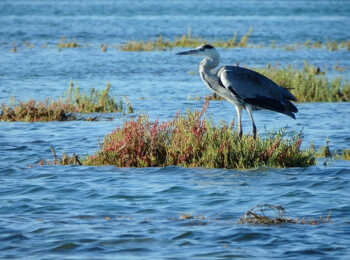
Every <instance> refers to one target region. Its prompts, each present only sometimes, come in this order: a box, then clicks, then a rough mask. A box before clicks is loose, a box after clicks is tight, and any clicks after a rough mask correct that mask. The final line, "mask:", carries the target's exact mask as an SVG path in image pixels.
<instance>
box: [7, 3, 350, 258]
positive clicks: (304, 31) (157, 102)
mask: <svg viewBox="0 0 350 260" xmlns="http://www.w3.org/2000/svg"><path fill="white" fill-rule="evenodd" d="M306 3H307V4H306ZM349 14H350V4H349V2H347V1H336V2H334V1H307V2H306V1H288V3H287V2H284V1H236V2H235V3H232V1H222V2H220V6H217V4H215V2H213V1H176V2H173V1H155V0H154V1H139V2H137V3H133V5H130V4H129V2H128V1H107V0H104V1H90V2H82V1H65V0H63V1H59V2H58V3H56V2H54V1H45V2H43V1H15V2H14V1H1V3H0V23H1V26H0V52H1V56H0V61H1V62H0V103H8V102H9V100H10V97H11V96H14V97H15V98H16V99H17V100H28V99H30V98H35V99H40V100H44V99H45V98H47V97H50V98H57V97H60V96H64V92H65V91H66V90H67V88H68V85H69V82H70V81H71V80H73V81H74V82H75V84H78V85H79V87H80V88H81V89H82V90H88V89H89V88H91V87H95V88H98V89H101V88H104V86H105V84H106V83H107V82H110V83H111V85H112V89H111V92H112V94H114V95H116V96H119V95H125V96H127V97H128V99H129V100H130V101H131V103H132V104H133V106H134V108H135V113H133V114H129V115H120V114H113V115H112V116H113V117H114V119H113V120H112V121H109V120H102V121H97V122H83V121H76V122H50V123H23V122H18V123H7V122H1V123H0V128H1V131H0V158H1V160H0V184H1V190H0V202H1V203H0V205H1V206H0V231H1V232H0V258H1V259H234V258H246V259H254V258H255V259H272V258H277V259H301V258H306V259H347V258H348V257H349V256H350V250H349V244H350V239H349V237H350V236H349V235H350V222H349V221H350V220H349V217H348V216H349V214H350V207H349V202H350V196H349V192H348V190H349V184H350V177H349V176H350V175H349V173H350V163H349V162H348V161H342V160H320V161H318V163H317V165H316V166H313V167H309V168H290V169H270V168H259V169H252V170H248V171H237V170H226V169H201V168H198V169H183V168H180V167H166V168H146V169H134V168H131V169H129V168H127V169H119V168H115V167H110V166H108V167H77V166H44V167H39V166H37V163H38V162H39V160H40V159H51V158H52V155H51V151H50V145H53V146H54V147H55V149H56V150H57V152H58V154H61V153H62V152H65V153H68V154H72V153H77V154H79V155H82V156H84V155H85V154H92V153H94V152H95V151H96V150H97V149H98V142H99V141H100V142H101V141H102V140H103V136H104V135H105V134H107V133H109V132H111V131H112V130H113V129H115V127H117V126H120V125H121V124H122V122H123V121H124V120H126V119H128V118H133V117H135V116H137V115H138V114H140V113H147V114H148V115H149V116H150V118H151V119H159V120H167V119H170V118H172V117H173V116H174V115H175V114H176V112H177V111H182V112H184V111H186V110H187V109H190V110H194V109H200V108H201V106H202V104H203V101H202V100H201V101H198V100H193V98H191V97H194V96H204V95H206V94H208V93H209V90H207V89H206V88H205V87H204V86H203V84H202V83H201V82H200V79H199V77H198V75H197V74H195V75H192V73H189V72H192V71H194V72H196V71H197V66H198V62H199V61H198V59H196V58H194V57H178V56H175V52H176V51H178V50H173V51H166V52H163V51H158V52H130V53H128V52H120V51H115V50H114V49H113V48H112V47H109V49H108V51H107V52H106V53H104V52H102V51H101V50H100V48H99V45H100V44H101V43H107V44H109V45H110V46H111V45H113V44H120V43H123V42H125V41H127V40H140V39H149V38H154V37H157V36H158V35H164V36H165V37H168V38H170V39H173V38H174V37H177V36H181V35H182V34H183V33H185V32H187V29H188V28H191V30H192V35H194V36H201V37H203V38H205V39H208V40H214V39H227V38H229V37H231V36H232V34H233V32H235V31H237V32H238V36H240V35H242V34H244V33H246V32H247V31H248V29H249V27H250V26H252V28H253V33H252V36H251V41H252V42H253V43H262V44H265V45H268V44H270V43H271V41H272V40H275V41H276V43H279V44H287V43H295V42H304V41H306V40H308V39H310V40H321V41H323V40H325V39H326V38H328V39H330V40H348V39H349V32H348V30H344V28H346V26H347V25H348V24H349V21H350V20H349ZM60 37H66V38H67V39H75V40H77V41H78V42H80V43H83V44H85V45H87V44H88V43H89V44H90V46H85V47H83V48H77V49H63V50H62V51H61V52H59V51H58V48H57V46H56V45H55V44H56V43H57V42H58V41H59V39H60ZM24 41H27V42H30V43H32V44H33V45H34V48H28V47H26V46H25V44H24ZM15 42H16V44H17V46H18V48H17V52H16V53H12V52H10V50H11V48H12V47H13V44H14V43H15ZM46 42H48V43H49V44H48V47H46V48H43V47H42V46H43V45H44V44H45V43H46ZM220 53H221V56H222V63H223V64H234V63H236V62H240V64H241V65H245V66H248V67H263V66H265V65H266V64H267V63H271V64H275V63H278V64H280V65H281V66H287V65H288V64H293V65H294V66H296V67H299V68H301V67H302V66H303V63H304V61H307V62H308V63H309V64H315V65H316V66H320V67H321V68H323V69H325V68H328V71H327V76H328V77H329V78H330V79H331V78H334V77H337V76H342V77H343V78H345V79H349V78H350V74H349V70H350V52H349V51H346V50H339V51H335V52H329V51H327V50H324V49H314V50H297V51H285V50H283V49H272V48H262V49H228V50H226V49H225V50H224V49H222V50H220ZM335 65H339V66H341V67H345V68H346V70H345V71H344V72H339V71H336V70H334V69H333V68H334V66H335ZM297 107H298V109H299V113H298V114H297V120H291V119H290V118H288V117H286V116H284V115H279V114H276V113H272V112H268V111H257V112H255V113H254V116H255V120H256V123H257V126H258V130H259V133H260V134H261V135H262V136H263V135H264V134H265V133H266V132H268V131H272V130H278V129H280V128H286V130H287V132H289V133H292V132H294V131H302V132H303V134H304V143H303V147H308V146H309V145H310V143H314V144H315V145H316V147H319V146H323V145H324V144H325V142H326V139H328V140H329V141H330V146H331V149H344V148H347V149H349V147H350V135H349V129H350V120H349V119H348V118H349V114H350V104H349V103H305V104H297ZM207 116H208V117H211V118H213V120H214V121H216V122H219V121H221V120H225V121H226V122H230V121H231V120H232V118H234V117H235V111H234V109H233V107H232V106H231V105H230V104H228V103H227V102H214V101H212V102H211V103H210V106H209V109H208V111H207ZM243 125H244V131H245V132H250V131H251V128H250V122H249V121H248V116H247V114H244V121H243ZM265 203H269V204H274V205H281V206H283V207H284V208H285V209H286V215H287V216H289V217H294V218H299V219H300V218H303V217H305V218H306V219H309V218H313V219H318V218H319V217H320V216H322V217H327V215H328V214H329V213H330V214H331V221H330V222H329V223H323V224H321V225H316V226H312V225H292V224H286V225H278V226H253V225H241V224H237V220H238V219H239V217H241V216H242V215H243V214H244V213H245V212H246V211H247V210H249V209H250V208H252V207H254V206H256V205H259V204H265ZM186 214H192V216H193V218H190V219H184V218H182V217H180V216H182V215H186Z"/></svg>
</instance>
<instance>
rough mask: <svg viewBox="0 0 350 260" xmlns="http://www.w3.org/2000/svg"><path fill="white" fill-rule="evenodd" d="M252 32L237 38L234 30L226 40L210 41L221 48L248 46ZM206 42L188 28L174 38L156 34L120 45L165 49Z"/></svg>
mask: <svg viewBox="0 0 350 260" xmlns="http://www.w3.org/2000/svg"><path fill="white" fill-rule="evenodd" d="M251 33H252V29H251V28H250V29H249V31H248V32H247V34H245V35H243V36H242V37H241V38H240V40H239V41H238V40H237V33H236V32H235V33H234V34H233V36H232V38H230V39H228V40H226V41H214V42H211V44H212V45H213V46H216V47H221V48H235V47H242V48H246V47H248V40H249V36H250V35H251ZM205 43H208V42H207V41H206V40H204V39H202V38H200V37H198V38H194V37H192V35H191V31H190V30H189V31H188V33H187V34H184V35H182V36H181V37H180V38H175V40H173V41H170V40H165V39H164V38H163V37H162V36H158V38H157V39H156V40H154V41H153V40H148V41H129V42H126V43H125V44H123V45H121V46H120V49H121V50H122V51H155V50H166V49H172V48H176V47H182V48H183V47H197V46H199V45H201V44H205Z"/></svg>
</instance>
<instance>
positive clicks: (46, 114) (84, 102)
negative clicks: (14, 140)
mask: <svg viewBox="0 0 350 260" xmlns="http://www.w3.org/2000/svg"><path fill="white" fill-rule="evenodd" d="M110 88H111V85H110V84H109V83H107V85H106V88H105V89H104V90H96V89H94V88H91V89H90V91H89V94H85V93H82V92H81V91H80V89H79V87H78V86H74V83H73V82H70V85H69V88H68V91H67V93H66V97H65V98H64V99H63V98H59V99H58V100H51V101H50V100H49V99H46V100H45V101H44V102H38V101H35V100H29V101H28V102H18V103H17V104H16V102H15V101H14V102H13V103H14V105H10V106H7V105H5V104H2V105H1V113H0V121H9V122H14V121H24V122H36V121H68V120H77V119H78V118H77V117H76V115H74V113H110V112H127V113H132V112H133V107H132V105H131V103H130V102H129V101H128V100H127V99H126V101H125V102H123V101H122V99H120V100H119V103H117V102H116V101H115V99H114V98H112V97H111V96H110V94H109V91H110ZM87 120H89V119H87Z"/></svg>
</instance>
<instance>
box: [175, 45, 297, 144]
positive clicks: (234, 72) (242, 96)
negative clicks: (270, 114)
mask: <svg viewBox="0 0 350 260" xmlns="http://www.w3.org/2000/svg"><path fill="white" fill-rule="evenodd" d="M176 55H195V56H202V57H204V58H203V60H202V61H201V63H200V65H199V75H200V77H201V79H202V80H203V82H204V83H205V85H206V86H207V87H208V88H209V89H211V90H212V91H213V92H214V93H216V94H218V95H219V96H221V97H223V98H224V99H226V100H227V101H229V102H230V103H232V104H233V105H234V106H235V108H236V112H237V117H238V129H239V136H240V137H241V136H242V133H243V131H242V122H241V112H242V109H246V110H247V112H248V115H249V118H250V120H251V122H252V127H253V137H254V138H256V126H255V122H254V119H253V115H252V109H253V108H258V109H268V110H272V111H275V112H278V113H282V114H285V115H287V116H290V117H292V118H293V119H295V115H294V113H296V112H298V109H297V108H296V107H295V105H294V104H293V103H292V102H290V101H291V100H293V101H296V98H295V96H293V94H291V93H290V92H289V91H288V90H287V89H285V88H283V87H280V86H278V85H277V84H276V83H275V82H273V81H272V80H270V79H269V78H267V77H265V76H263V75H262V74H260V73H258V72H255V71H253V70H249V69H246V68H243V67H239V66H223V67H220V68H219V69H218V70H215V68H216V67H217V66H218V65H219V61H220V55H219V53H218V52H217V50H216V49H215V48H214V47H213V46H211V45H209V44H205V45H201V46H199V47H197V48H196V49H193V50H188V51H183V52H179V53H176Z"/></svg>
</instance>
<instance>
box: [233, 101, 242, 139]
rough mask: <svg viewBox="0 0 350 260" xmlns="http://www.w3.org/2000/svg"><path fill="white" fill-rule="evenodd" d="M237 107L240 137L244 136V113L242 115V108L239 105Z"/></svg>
mask: <svg viewBox="0 0 350 260" xmlns="http://www.w3.org/2000/svg"><path fill="white" fill-rule="evenodd" d="M235 108H236V112H237V119H238V131H239V137H242V134H243V130H242V115H241V111H242V108H241V107H239V106H235Z"/></svg>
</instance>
